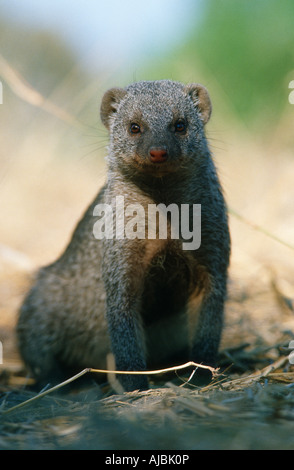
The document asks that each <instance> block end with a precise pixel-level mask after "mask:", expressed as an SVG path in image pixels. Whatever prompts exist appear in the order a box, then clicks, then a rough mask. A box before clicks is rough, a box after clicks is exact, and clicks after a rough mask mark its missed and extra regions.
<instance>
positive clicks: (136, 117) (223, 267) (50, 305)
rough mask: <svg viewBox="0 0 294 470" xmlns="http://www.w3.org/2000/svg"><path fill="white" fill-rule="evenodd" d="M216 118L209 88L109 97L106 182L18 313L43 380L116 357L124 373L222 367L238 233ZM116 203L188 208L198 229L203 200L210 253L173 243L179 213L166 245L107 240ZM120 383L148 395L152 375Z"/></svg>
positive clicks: (159, 88)
mask: <svg viewBox="0 0 294 470" xmlns="http://www.w3.org/2000/svg"><path fill="white" fill-rule="evenodd" d="M210 114H211V102H210V98H209V95H208V92H207V90H206V88H205V87H203V86H202V85H199V84H189V85H184V84H182V83H178V82H174V81H170V80H159V81H142V82H137V83H134V84H131V85H129V86H127V87H126V88H112V89H110V90H108V91H107V92H106V93H105V94H104V96H103V99H102V103H101V108H100V115H101V119H102V122H103V124H104V125H105V126H106V128H107V129H108V131H109V134H110V142H109V149H108V157H107V182H106V184H105V185H104V187H103V188H102V189H101V190H100V192H99V194H98V196H97V197H96V198H95V200H94V201H93V203H92V204H91V205H90V207H89V208H88V209H87V211H86V212H85V214H84V216H83V218H82V219H81V221H80V222H79V223H78V225H77V228H76V230H75V232H74V234H73V236H72V239H71V241H70V243H69V245H68V246H67V248H66V250H65V251H64V253H63V254H62V256H61V257H60V258H59V259H58V260H57V261H56V262H54V263H53V264H51V265H49V266H47V267H45V268H43V269H41V270H40V271H39V273H38V275H37V279H36V282H35V284H34V286H33V287H32V289H31V291H30V292H29V293H28V295H27V297H26V299H25V301H24V304H23V306H22V308H21V311H20V318H19V322H18V326H17V334H18V340H19V348H20V352H21V355H22V357H23V359H24V362H25V363H26V364H27V366H28V367H29V369H30V370H31V373H32V374H33V376H34V377H35V378H36V380H37V381H38V383H40V384H43V385H44V384H46V383H48V382H50V383H51V384H52V383H54V382H55V381H58V380H61V379H62V378H65V377H66V376H68V374H69V373H72V372H73V371H75V370H76V371H79V370H81V369H83V368H85V367H93V368H105V358H106V355H107V353H108V352H109V351H112V353H113V355H114V358H115V361H116V369H117V370H126V371H129V370H130V371H132V370H143V371H144V370H148V369H150V368H157V367H163V366H173V365H176V364H181V363H183V362H184V361H188V360H193V361H196V362H198V363H203V364H209V365H215V361H216V359H217V354H218V348H219V342H220V337H221V331H222V325H223V311H224V301H225V297H226V284H227V271H228V265H229V257H230V235H229V229H228V218H227V211H226V204H225V200H224V197H223V191H222V188H221V185H220V182H219V179H218V176H217V173H216V169H215V165H214V163H213V159H212V157H211V154H210V151H209V148H208V143H207V140H206V137H205V132H204V126H205V124H206V123H207V121H208V120H209V117H210ZM117 196H123V197H124V204H125V206H124V207H126V206H128V205H130V204H134V203H139V204H140V206H141V207H143V209H145V210H146V213H147V209H148V207H149V206H150V205H152V204H153V205H154V204H156V205H158V204H163V205H165V207H168V206H169V205H170V204H176V206H177V207H178V208H181V207H184V206H182V205H184V204H185V205H187V204H188V205H189V206H188V207H189V208H190V210H189V219H188V225H190V228H191V227H192V223H193V221H192V216H193V210H192V209H193V207H194V206H193V205H196V204H198V205H199V204H200V205H201V243H200V246H199V247H197V249H194V248H193V249H187V247H186V249H185V250H184V249H183V237H182V235H181V231H180V233H179V237H178V239H177V238H175V237H174V238H173V237H171V220H170V217H167V224H168V231H167V236H166V237H165V238H160V237H156V238H154V237H153V238H148V236H145V237H143V236H141V237H139V236H133V237H126V236H120V237H118V236H116V234H115V233H114V236H113V237H112V238H111V237H106V236H105V237H101V239H98V237H97V236H95V230H94V226H95V223H97V221H101V217H100V218H99V215H97V212H95V210H96V211H97V209H95V208H97V207H99V205H100V207H102V208H103V207H104V206H101V204H104V205H105V204H107V205H109V206H110V207H112V208H113V210H114V216H115V211H116V210H117V208H115V204H114V201H115V198H116V197H117ZM130 207H132V206H130ZM173 207H174V206H173ZM101 214H102V213H101ZM101 214H100V216H101ZM128 220H130V214H129V215H128V216H127V214H126V221H128ZM144 220H145V219H144ZM146 226H147V218H146ZM157 228H158V227H157ZM184 228H185V227H184ZM115 229H116V225H115V217H114V232H115ZM186 229H187V227H186ZM121 234H122V235H123V232H122V233H121ZM188 248H189V247H188ZM118 378H119V380H120V381H121V384H122V385H123V387H124V389H125V390H126V391H131V390H137V389H139V390H144V389H147V388H148V378H147V376H146V375H119V376H118Z"/></svg>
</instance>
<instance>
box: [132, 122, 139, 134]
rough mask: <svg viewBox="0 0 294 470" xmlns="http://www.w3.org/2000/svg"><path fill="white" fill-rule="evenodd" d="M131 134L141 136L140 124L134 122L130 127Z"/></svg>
mask: <svg viewBox="0 0 294 470" xmlns="http://www.w3.org/2000/svg"><path fill="white" fill-rule="evenodd" d="M130 132H131V134H139V132H141V128H140V126H139V124H136V123H135V122H132V124H131V125H130Z"/></svg>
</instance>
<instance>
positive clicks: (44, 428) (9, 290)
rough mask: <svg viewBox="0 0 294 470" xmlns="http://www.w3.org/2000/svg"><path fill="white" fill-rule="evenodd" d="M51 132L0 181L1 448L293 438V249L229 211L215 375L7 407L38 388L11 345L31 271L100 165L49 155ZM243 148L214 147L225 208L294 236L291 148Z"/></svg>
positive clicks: (293, 442)
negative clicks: (228, 256)
mask: <svg viewBox="0 0 294 470" xmlns="http://www.w3.org/2000/svg"><path fill="white" fill-rule="evenodd" d="M46 138H47V137H46V136H45V135H44V142H43V143H42V146H40V148H39V149H38V151H36V141H35V140H34V139H29V138H28V139H26V141H25V142H24V145H22V149H21V151H19V153H18V154H17V156H16V157H15V159H8V160H7V161H6V170H5V171H6V172H5V178H3V179H2V184H1V187H0V197H1V200H2V201H3V203H2V220H5V221H6V223H5V224H3V225H2V226H1V227H0V340H1V344H2V355H3V358H2V359H3V363H2V364H1V365H0V412H1V414H0V448H1V449H108V450H109V449H154V450H156V449H186V450H188V449H191V450H192V449H294V438H293V436H294V366H293V365H292V364H291V363H290V358H289V355H290V353H291V349H290V348H289V343H290V341H291V340H294V308H293V299H294V286H293V274H294V262H293V257H294V252H293V250H292V249H291V248H290V247H287V246H285V245H283V244H282V243H280V242H279V241H277V240H275V239H273V238H271V237H270V236H268V235H266V234H265V233H262V232H261V231H259V230H257V229H256V228H254V227H252V226H251V225H250V224H248V223H246V222H245V221H244V220H243V221H241V220H239V219H238V218H236V217H235V216H234V215H232V214H231V215H230V227H231V235H232V247H233V248H232V260H231V268H230V281H229V294H228V301H227V305H226V324H225V329H224V333H223V340H222V345H221V350H220V360H219V366H220V369H221V374H220V375H219V376H217V377H215V378H214V379H213V381H212V382H211V383H210V384H209V385H205V386H201V385H198V386H195V385H190V384H186V383H185V382H184V380H185V379H187V377H188V376H189V374H190V372H191V371H189V372H188V371H187V372H181V373H178V376H177V375H176V374H175V373H173V374H171V375H169V376H160V377H158V378H157V379H154V378H153V379H152V388H151V390H149V391H148V392H142V393H129V394H119V393H117V391H116V390H115V389H114V388H113V387H115V385H113V386H111V385H109V384H108V383H105V384H104V385H102V386H98V385H96V384H94V382H93V381H91V382H90V383H89V384H87V386H86V387H85V388H81V389H78V390H74V391H71V390H70V389H69V388H66V389H65V390H64V392H63V393H62V394H61V395H60V394H58V395H56V394H54V393H53V394H49V395H47V396H46V397H44V398H40V399H39V400H36V401H35V402H33V403H32V404H27V405H26V406H23V407H22V408H19V409H17V410H15V411H11V412H7V410H9V409H10V408H11V407H13V406H15V405H17V404H19V403H22V402H24V401H25V400H27V399H28V398H30V397H32V396H33V395H34V393H33V392H31V391H30V390H29V389H28V388H27V385H28V384H29V383H30V381H29V378H28V377H27V376H26V373H25V371H24V370H23V365H22V363H21V361H20V359H19V356H18V352H17V348H16V344H15V337H14V328H15V323H16V319H17V311H18V308H19V306H20V304H21V302H22V299H23V296H24V295H25V293H26V291H27V290H28V288H29V286H30V283H31V282H32V276H33V273H34V271H35V270H36V269H38V267H39V266H41V265H43V264H46V263H49V262H51V261H52V260H53V259H54V258H55V257H56V256H57V255H58V254H59V253H60V252H61V250H62V249H63V248H64V246H65V245H66V243H67V241H68V239H69V236H70V234H71V231H72V229H73V227H74V225H75V223H76V221H77V220H78V219H79V217H80V215H81V214H82V213H83V211H84V209H85V207H86V206H87V204H88V203H89V202H90V201H91V199H92V197H93V196H94V195H95V192H96V191H97V189H98V188H99V187H100V186H101V184H102V181H103V179H104V176H105V168H104V162H103V159H100V160H99V161H98V163H97V162H96V161H94V160H93V157H92V156H91V157H90V158H89V157H87V158H85V159H84V158H78V159H75V160H74V164H73V162H72V160H70V159H68V158H65V159H64V160H62V161H60V160H58V161H55V160H52V158H51V156H50V155H51V153H52V145H51V144H50V145H47V141H46ZM226 147H227V148H226ZM241 148H242V151H240V145H239V143H236V144H234V142H231V143H230V145H223V148H222V149H216V161H217V165H218V168H219V173H220V177H221V180H222V182H223V186H224V188H225V192H226V195H227V201H228V205H229V208H232V209H234V210H237V211H238V212H239V213H240V214H242V217H244V218H245V219H246V220H248V221H249V222H251V224H255V225H258V226H262V227H264V228H266V229H267V230H268V231H269V232H271V233H272V234H274V235H275V236H276V237H279V238H280V239H281V240H285V241H286V242H288V243H289V244H291V243H292V242H293V239H294V237H293V227H294V213H293V200H294V187H293V174H294V160H293V158H292V155H289V154H287V153H285V154H281V155H278V156H276V157H275V159H274V158H269V157H268V154H265V152H264V151H261V150H260V148H257V146H254V145H253V144H252V145H249V144H246V145H243V146H241ZM36 154H42V159H40V160H38V159H37V158H36ZM196 374H197V372H196Z"/></svg>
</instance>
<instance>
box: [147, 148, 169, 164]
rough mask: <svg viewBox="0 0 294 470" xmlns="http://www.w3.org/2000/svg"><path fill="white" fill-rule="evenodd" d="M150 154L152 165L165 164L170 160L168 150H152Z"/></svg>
mask: <svg viewBox="0 0 294 470" xmlns="http://www.w3.org/2000/svg"><path fill="white" fill-rule="evenodd" d="M149 154H150V160H151V162H152V163H164V162H166V160H167V159H168V153H167V149H166V148H152V149H151V150H150V152H149Z"/></svg>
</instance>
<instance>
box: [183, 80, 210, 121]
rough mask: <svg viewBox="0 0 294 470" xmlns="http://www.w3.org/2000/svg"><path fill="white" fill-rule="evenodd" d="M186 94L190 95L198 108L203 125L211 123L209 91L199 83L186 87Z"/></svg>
mask: <svg viewBox="0 0 294 470" xmlns="http://www.w3.org/2000/svg"><path fill="white" fill-rule="evenodd" d="M185 92H186V93H187V95H190V96H191V98H192V100H193V103H194V105H195V106H196V108H198V110H199V113H200V118H201V120H202V122H203V124H206V123H207V122H208V121H209V118H210V115H211V110H212V106H211V101H210V98H209V94H208V91H207V89H206V88H205V87H204V86H203V85H199V83H190V84H189V85H187V86H186V87H185Z"/></svg>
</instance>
